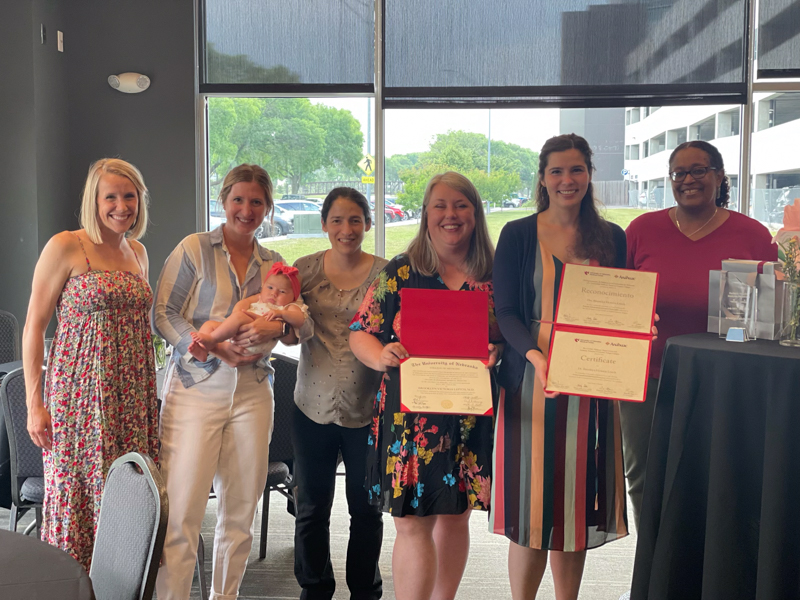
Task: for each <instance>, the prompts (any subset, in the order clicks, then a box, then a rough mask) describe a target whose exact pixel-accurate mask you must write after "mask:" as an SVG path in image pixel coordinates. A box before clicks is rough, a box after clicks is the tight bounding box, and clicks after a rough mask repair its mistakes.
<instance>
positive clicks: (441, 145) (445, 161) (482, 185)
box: [386, 131, 539, 209]
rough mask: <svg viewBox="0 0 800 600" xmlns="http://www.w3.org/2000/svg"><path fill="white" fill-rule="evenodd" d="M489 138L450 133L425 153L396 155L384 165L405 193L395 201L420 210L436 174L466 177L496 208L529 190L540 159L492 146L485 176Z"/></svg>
mask: <svg viewBox="0 0 800 600" xmlns="http://www.w3.org/2000/svg"><path fill="white" fill-rule="evenodd" d="M487 146H488V138H487V137H486V136H485V135H483V134H480V133H470V132H467V131H449V132H447V133H444V134H439V135H437V136H436V139H435V140H434V141H433V143H432V144H431V146H430V149H429V150H428V151H427V152H423V153H421V154H419V155H418V156H416V155H415V156H414V157H413V158H414V160H413V161H412V160H411V159H410V158H405V157H410V156H411V155H395V156H392V157H391V159H389V161H387V168H386V172H387V179H389V173H390V170H389V162H390V161H391V165H392V168H393V169H397V173H398V176H399V178H400V179H402V181H403V186H404V191H403V192H402V193H401V194H400V195H399V196H398V201H399V202H400V203H401V204H402V205H403V206H404V207H406V208H411V209H416V208H420V207H421V206H422V198H423V195H424V193H425V186H426V185H427V183H428V181H429V180H430V178H431V177H433V176H434V175H436V174H437V173H442V172H444V171H448V170H452V171H458V172H459V173H461V174H463V175H464V176H466V177H468V178H469V179H470V180H471V181H472V183H474V184H475V187H476V188H477V189H478V192H479V193H480V195H481V198H482V199H483V200H486V201H488V202H491V203H492V204H496V205H499V204H501V203H502V201H503V200H505V199H507V198H510V197H511V194H513V193H515V192H519V191H521V190H522V189H523V188H526V187H527V188H532V186H533V182H534V173H535V171H536V169H537V168H538V162H539V155H538V154H537V153H536V152H533V151H532V150H529V149H527V148H523V147H521V146H518V145H516V144H508V143H506V142H501V141H493V142H492V172H491V173H487V171H486V168H487V166H488V165H487V158H488V148H487Z"/></svg>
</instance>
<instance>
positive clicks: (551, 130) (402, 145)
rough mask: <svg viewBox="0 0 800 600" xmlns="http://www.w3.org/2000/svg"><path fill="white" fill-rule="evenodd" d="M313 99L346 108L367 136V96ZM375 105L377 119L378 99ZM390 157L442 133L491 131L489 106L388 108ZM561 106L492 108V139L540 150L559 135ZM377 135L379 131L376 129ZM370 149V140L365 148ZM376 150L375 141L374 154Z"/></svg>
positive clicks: (420, 146)
mask: <svg viewBox="0 0 800 600" xmlns="http://www.w3.org/2000/svg"><path fill="white" fill-rule="evenodd" d="M311 101H312V102H314V103H319V104H325V105H327V106H334V107H336V108H344V109H347V110H349V111H350V112H351V113H353V116H354V117H355V118H356V119H358V120H359V121H360V122H361V131H363V132H364V137H365V138H366V136H367V99H366V98H312V99H311ZM370 103H371V104H372V113H373V118H374V111H375V102H374V101H373V100H370ZM385 114H386V124H385V127H386V135H385V138H386V156H387V157H389V156H392V155H394V154H408V153H409V152H424V151H426V150H427V149H428V147H429V146H430V143H431V140H432V139H433V138H434V137H435V136H436V134H438V133H447V132H448V131H450V130H458V129H462V130H464V131H470V132H474V133H482V134H484V135H488V134H489V110H488V109H464V108H457V109H446V108H436V109H391V110H387V111H386V113H385ZM558 114H559V113H558V109H550V108H548V109H532V108H514V109H510V108H504V109H499V108H496V109H492V110H491V115H492V139H493V140H501V141H504V142H508V143H511V144H517V145H519V146H522V147H524V148H530V149H531V150H536V151H538V150H539V149H541V147H542V144H544V142H545V140H547V138H549V137H552V136H554V135H558V133H559V131H558ZM372 135H373V138H374V135H375V132H372ZM364 149H365V150H366V143H365V148H364ZM374 153H375V147H374V144H373V146H372V154H374Z"/></svg>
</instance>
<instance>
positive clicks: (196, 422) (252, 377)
mask: <svg viewBox="0 0 800 600" xmlns="http://www.w3.org/2000/svg"><path fill="white" fill-rule="evenodd" d="M220 202H221V203H222V206H223V208H224V210H225V216H226V222H225V223H224V224H223V225H222V226H220V227H218V228H217V229H215V230H213V231H210V232H207V233H197V234H194V235H190V236H189V237H187V238H185V239H184V240H183V241H182V242H181V243H180V244H179V245H178V247H177V248H176V249H175V250H174V251H173V252H172V254H171V255H170V256H169V258H168V259H167V261H166V263H165V265H164V269H163V270H162V272H161V276H160V278H159V281H158V288H157V290H156V301H155V304H154V306H153V323H154V327H155V329H156V331H157V333H159V334H160V335H161V336H162V337H163V338H164V339H166V340H167V342H169V343H170V344H172V345H173V346H174V347H175V351H174V353H173V359H172V362H171V363H170V365H169V369H168V371H167V375H166V378H165V383H164V390H163V399H164V404H163V406H162V409H161V443H162V455H161V456H162V459H161V465H162V467H161V469H162V474H163V475H164V478H165V480H166V483H167V492H168V494H169V503H170V518H169V525H168V527H167V536H166V540H165V543H164V559H163V563H162V566H161V569H160V571H159V576H158V581H157V590H158V597H159V599H160V600H172V599H175V600H186V599H187V598H188V597H189V591H190V589H191V584H192V574H193V569H194V564H195V559H196V551H197V540H198V536H199V534H200V526H201V524H202V521H203V515H204V513H205V507H206V503H207V501H208V492H209V490H210V489H211V485H212V483H213V485H214V491H215V493H216V495H217V499H218V500H217V502H218V504H217V528H216V532H215V536H214V557H213V569H214V570H213V576H212V587H211V598H216V599H219V600H223V599H224V600H228V599H231V600H232V599H235V598H236V597H237V595H238V592H239V584H240V583H241V581H242V577H243V575H244V570H245V567H246V565H247V557H248V555H249V554H250V547H251V545H252V541H253V534H252V525H253V518H254V516H255V511H256V506H257V504H258V501H259V498H260V497H261V494H262V492H263V490H264V485H265V484H266V480H267V467H268V464H269V441H270V437H271V433H272V416H273V400H272V390H271V388H270V385H269V382H268V380H267V375H268V374H269V372H270V371H271V367H270V366H269V362H268V361H269V356H268V355H258V354H254V355H253V354H246V353H245V350H246V347H247V346H253V345H257V344H261V343H263V342H266V341H268V340H270V339H275V338H281V339H282V340H285V341H287V342H293V341H296V336H295V333H294V332H292V331H289V329H288V327H287V326H286V325H285V324H283V323H282V322H279V321H265V320H264V319H258V320H256V321H254V322H253V323H252V324H249V325H245V326H243V327H242V328H241V329H240V330H239V334H238V335H237V336H236V337H235V338H234V339H233V340H232V341H229V342H223V343H221V344H219V345H218V346H217V348H216V349H215V350H214V352H213V353H212V354H211V355H209V358H208V360H207V361H205V362H198V361H197V360H196V359H195V358H193V357H192V355H191V354H190V353H189V352H188V347H189V344H191V342H192V336H191V334H192V333H193V332H194V331H196V330H197V329H199V328H200V326H201V325H202V324H203V323H204V322H206V321H208V320H210V319H213V320H220V321H221V320H224V319H225V318H226V317H227V316H228V315H229V314H230V312H231V311H232V309H233V307H234V305H235V304H236V303H237V302H238V301H239V300H241V299H242V298H246V297H248V296H252V295H254V294H257V293H258V291H259V289H260V287H261V282H262V281H263V280H264V276H265V275H266V273H267V272H268V271H269V269H270V267H271V266H272V264H273V263H275V262H278V261H283V259H282V258H281V256H280V255H279V254H278V253H277V252H273V251H271V250H268V249H267V248H264V247H263V246H261V245H260V244H259V243H258V241H257V240H256V239H255V232H256V230H257V229H258V228H259V227H260V226H261V224H262V222H263V221H264V219H265V217H266V216H267V214H268V213H269V212H271V210H272V182H271V181H270V178H269V175H268V174H267V172H266V171H265V170H264V169H262V168H261V167H258V166H255V165H240V166H238V167H236V168H234V169H233V170H232V171H231V172H230V173H228V175H227V176H226V177H225V180H224V181H223V185H222V191H221V192H220ZM309 327H313V326H311V325H309Z"/></svg>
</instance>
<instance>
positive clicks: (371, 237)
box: [264, 208, 646, 264]
mask: <svg viewBox="0 0 800 600" xmlns="http://www.w3.org/2000/svg"><path fill="white" fill-rule="evenodd" d="M644 212H646V211H644V210H639V209H633V208H607V209H605V217H606V219H608V220H609V221H611V222H612V223H616V224H617V225H619V226H620V227H622V228H623V229H625V228H626V227H627V226H628V223H630V222H631V221H632V220H633V219H635V218H636V217H638V216H639V215H641V214H642V213H644ZM530 214H531V211H530V210H529V209H509V210H504V211H499V210H495V211H494V212H492V213H491V214H489V215H487V216H486V221H487V223H488V225H489V235H490V237H491V238H492V242H493V243H495V244H496V243H497V239H498V238H499V237H500V230H501V229H502V228H503V225H505V224H506V223H507V222H508V221H513V220H515V219H520V218H522V217H526V216H528V215H530ZM418 227H419V225H417V224H416V223H410V224H408V225H395V226H392V227H387V228H386V256H389V257H391V256H395V255H397V254H400V253H401V252H402V251H403V250H405V248H406V246H407V245H408V242H410V241H411V238H413V237H414V234H416V232H417V228H418ZM264 245H265V246H268V247H269V248H270V249H271V250H276V251H278V252H279V253H280V254H281V256H283V258H284V259H285V260H286V261H287V262H288V263H289V264H292V263H293V262H294V261H295V260H297V259H298V258H300V257H301V256H305V255H306V254H311V253H313V252H318V251H319V250H324V249H326V248H329V247H330V245H329V243H328V238H326V237H313V238H288V239H285V240H275V241H269V242H264ZM363 247H364V250H366V251H367V252H374V251H375V233H374V231H369V232H367V235H366V236H365V238H364V246H363Z"/></svg>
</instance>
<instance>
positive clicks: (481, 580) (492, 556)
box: [0, 477, 636, 600]
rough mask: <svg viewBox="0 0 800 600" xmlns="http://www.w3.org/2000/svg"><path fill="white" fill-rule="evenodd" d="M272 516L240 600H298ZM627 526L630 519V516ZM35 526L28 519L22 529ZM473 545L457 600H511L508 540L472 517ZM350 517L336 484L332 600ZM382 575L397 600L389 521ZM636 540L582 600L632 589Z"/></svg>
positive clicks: (281, 528)
mask: <svg viewBox="0 0 800 600" xmlns="http://www.w3.org/2000/svg"><path fill="white" fill-rule="evenodd" d="M270 506H271V510H270V523H269V535H268V544H267V557H266V559H265V560H263V561H259V560H258V539H259V538H258V531H259V528H260V523H261V511H259V514H258V516H257V517H256V522H255V531H256V537H255V540H254V544H253V550H252V552H251V554H250V561H249V565H248V567H247V572H246V573H245V576H244V581H243V583H242V587H241V590H240V593H241V595H240V598H241V599H242V600H250V599H259V600H284V599H297V598H298V597H299V595H300V588H299V587H298V586H297V582H296V581H295V578H294V570H293V568H294V556H293V535H294V517H292V516H291V515H290V514H289V513H288V512H287V511H286V500H285V499H284V498H283V497H282V496H280V495H278V494H273V495H272V504H271V505H270ZM215 511H216V501H215V500H213V499H212V500H209V503H208V508H207V510H206V517H205V520H204V521H203V537H204V538H205V542H206V562H205V564H206V572H207V578H208V581H209V584H210V580H211V560H212V548H211V545H212V540H213V537H214V533H213V531H214V523H215V522H216V518H215ZM8 514H9V513H8V511H6V510H3V509H0V527H2V528H4V529H5V528H6V527H7V526H8ZM629 520H632V517H631V516H630V515H629ZM30 521H31V516H29V515H26V516H25V518H24V519H23V521H22V524H21V527H20V529H21V530H22V529H24V527H25V524H27V523H28V522H30ZM470 528H471V534H472V541H471V548H470V555H469V562H468V563H467V570H466V573H465V575H464V579H463V580H462V582H461V587H460V589H459V592H458V595H457V598H458V600H504V599H510V598H511V593H510V591H509V586H508V575H507V571H506V564H507V563H506V556H507V553H508V542H507V541H506V540H505V538H503V537H501V536H498V535H494V534H491V533H489V532H488V530H487V519H486V515H485V514H483V513H478V512H476V513H474V514H473V515H472V517H471V522H470ZM347 530H348V515H347V504H346V502H345V500H344V478H343V477H339V478H337V493H336V500H335V502H334V507H333V516H332V519H331V555H332V557H333V565H334V570H335V573H336V578H337V581H338V582H339V585H340V586H341V587H339V589H337V591H336V594H335V595H334V598H335V599H336V600H347V599H348V598H349V597H350V596H349V594H348V592H347V586H346V584H345V583H344V557H345V549H346V547H347ZM384 530H385V535H384V543H383V553H382V556H381V572H382V574H383V582H384V596H383V597H384V598H385V599H387V600H394V588H393V586H392V572H391V557H392V545H393V543H394V526H393V524H392V522H391V518H387V519H386V523H385V529H384ZM635 543H636V542H635V536H634V535H631V536H628V537H627V538H625V539H622V540H619V541H617V542H614V543H611V544H607V545H606V546H604V547H601V548H598V549H595V550H592V551H590V552H589V554H588V557H587V559H586V570H585V572H584V577H583V585H582V587H581V593H580V596H579V598H580V600H617V599H618V598H619V596H620V595H621V594H622V593H624V592H625V591H626V590H628V588H629V587H630V578H631V573H632V570H633V554H634V546H635ZM191 598H192V600H198V599H199V598H200V593H199V590H198V587H197V582H196V581H195V585H194V586H193V588H192V596H191ZM554 598H555V596H554V593H553V580H552V577H551V575H550V572H549V569H548V572H547V573H546V574H545V577H544V581H543V582H542V588H541V590H540V593H539V594H538V600H553V599H554Z"/></svg>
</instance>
